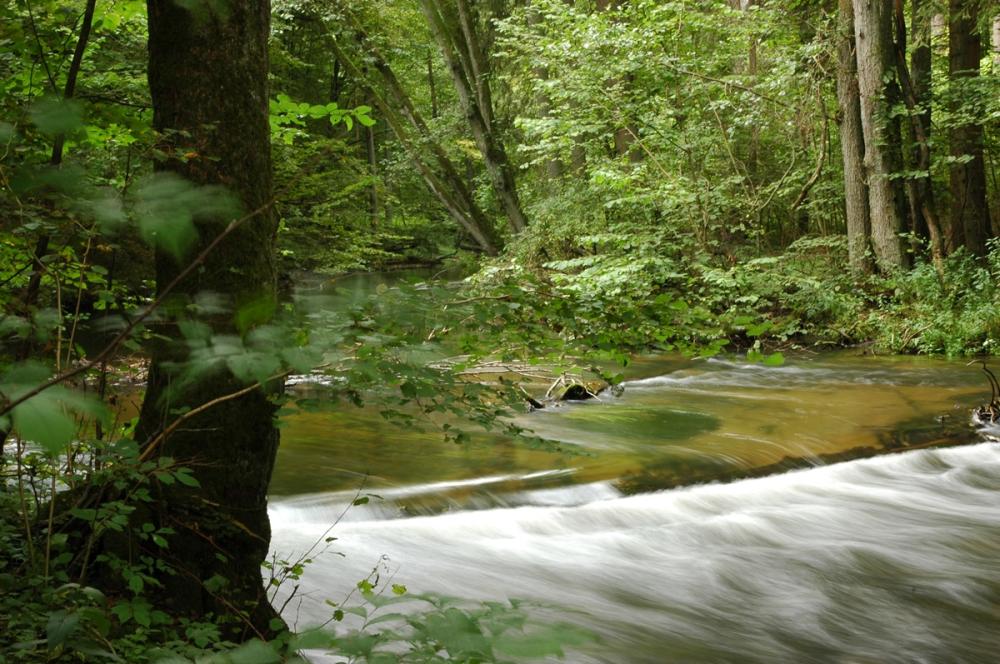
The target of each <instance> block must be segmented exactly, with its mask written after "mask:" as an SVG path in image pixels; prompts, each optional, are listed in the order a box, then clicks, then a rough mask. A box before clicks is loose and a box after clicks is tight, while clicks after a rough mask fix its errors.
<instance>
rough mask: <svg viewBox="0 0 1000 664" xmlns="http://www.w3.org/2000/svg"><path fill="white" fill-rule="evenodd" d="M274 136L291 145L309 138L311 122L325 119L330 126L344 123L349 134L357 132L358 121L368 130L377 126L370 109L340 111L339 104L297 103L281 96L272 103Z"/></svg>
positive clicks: (272, 133)
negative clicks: (355, 125)
mask: <svg viewBox="0 0 1000 664" xmlns="http://www.w3.org/2000/svg"><path fill="white" fill-rule="evenodd" d="M269 108H270V115H269V120H270V123H271V135H272V136H273V137H274V138H275V139H277V140H279V141H281V142H282V143H285V144H286V145H291V144H292V143H293V142H294V140H295V138H297V137H300V136H306V135H307V133H308V132H307V131H306V129H307V127H308V121H309V120H322V119H326V120H328V121H329V123H330V124H331V125H334V126H335V125H338V124H341V123H343V124H344V126H345V127H346V128H347V130H348V131H350V130H351V129H353V128H354V122H355V120H356V121H357V122H358V123H359V124H361V125H362V126H365V127H371V126H372V125H374V124H375V120H373V119H372V118H371V116H370V113H371V111H372V109H371V107H370V106H358V107H357V108H354V109H348V108H340V106H338V105H337V103H336V102H330V103H328V104H309V103H307V102H296V101H294V100H292V99H291V98H290V97H289V96H288V95H285V94H279V95H278V96H277V97H275V98H274V99H272V100H271V101H270V102H269Z"/></svg>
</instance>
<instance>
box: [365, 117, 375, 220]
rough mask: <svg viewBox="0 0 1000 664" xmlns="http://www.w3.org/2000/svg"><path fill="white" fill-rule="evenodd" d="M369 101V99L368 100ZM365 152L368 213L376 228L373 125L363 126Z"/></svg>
mask: <svg viewBox="0 0 1000 664" xmlns="http://www.w3.org/2000/svg"><path fill="white" fill-rule="evenodd" d="M369 101H370V102H371V100H369ZM365 153H366V155H367V157H368V177H370V178H371V179H372V181H371V184H369V185H368V214H369V216H370V217H371V221H372V228H378V150H377V147H376V145H375V126H374V125H372V126H371V127H365Z"/></svg>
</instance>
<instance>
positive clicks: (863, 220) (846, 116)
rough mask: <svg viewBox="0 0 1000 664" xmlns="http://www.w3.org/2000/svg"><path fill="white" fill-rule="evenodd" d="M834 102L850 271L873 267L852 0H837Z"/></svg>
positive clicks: (857, 273) (865, 269) (867, 271)
mask: <svg viewBox="0 0 1000 664" xmlns="http://www.w3.org/2000/svg"><path fill="white" fill-rule="evenodd" d="M837 32H838V35H837V102H838V104H839V107H840V113H839V115H840V149H841V153H842V154H843V159H844V203H845V212H846V214H847V248H848V254H849V257H850V258H849V260H850V264H851V272H852V273H853V274H854V275H855V276H857V275H861V274H865V273H869V272H871V270H872V264H871V261H870V260H869V258H868V248H869V237H870V235H871V217H870V214H869V209H868V185H867V184H865V167H864V159H865V142H864V134H863V133H862V129H861V101H860V96H859V94H858V78H857V61H856V59H855V56H854V9H853V7H852V6H851V0H840V13H839V17H838V22H837Z"/></svg>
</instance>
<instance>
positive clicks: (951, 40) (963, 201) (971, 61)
mask: <svg viewBox="0 0 1000 664" xmlns="http://www.w3.org/2000/svg"><path fill="white" fill-rule="evenodd" d="M948 9H949V19H950V23H949V36H948V73H949V76H950V79H951V81H952V83H953V84H956V83H960V82H966V81H968V80H969V79H973V78H975V77H977V76H979V61H980V58H981V57H982V44H981V42H980V37H979V29H978V25H977V21H978V16H979V2H978V0H950V2H949V5H948ZM959 97H960V95H953V96H952V99H953V104H955V106H958V105H959V103H960V102H959V101H958V98H959ZM949 141H950V144H951V156H952V158H953V161H952V164H951V172H950V180H951V182H950V184H951V233H950V235H949V240H950V242H949V247H950V248H951V249H955V248H957V247H959V246H965V248H966V249H967V250H968V251H969V252H970V253H971V254H973V255H975V256H984V255H985V254H986V240H987V238H989V237H990V236H991V235H992V229H991V226H990V213H989V208H988V207H987V206H986V166H985V163H984V160H983V127H982V125H980V124H972V123H970V124H965V125H960V126H957V127H952V129H951V132H950V135H949Z"/></svg>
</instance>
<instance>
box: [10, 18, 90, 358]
mask: <svg viewBox="0 0 1000 664" xmlns="http://www.w3.org/2000/svg"><path fill="white" fill-rule="evenodd" d="M96 8H97V0H87V4H86V6H85V7H84V10H83V22H82V24H81V25H80V35H79V36H78V37H77V40H76V48H74V49H73V59H72V60H71V61H70V64H69V70H68V71H67V72H66V83H65V85H64V86H63V99H72V98H73V96H74V95H75V94H76V81H77V78H78V77H79V75H80V68H81V67H82V65H83V54H84V53H85V52H86V50H87V42H88V41H90V31H91V29H92V28H93V25H94V11H95V10H96ZM42 57H44V54H43V55H42ZM65 145H66V135H65V134H62V133H60V134H57V135H56V137H55V141H54V142H53V144H52V154H51V156H50V157H49V164H50V165H51V166H59V165H60V164H62V160H63V150H64V147H65ZM50 242H51V238H50V237H49V235H48V233H43V234H42V235H39V236H38V239H37V240H36V241H35V249H34V251H33V252H32V258H31V260H32V266H31V276H29V277H28V283H27V285H26V286H25V289H24V294H23V295H22V297H21V305H22V307H23V308H24V310H25V311H28V310H30V309H31V308H33V307H34V306H35V304H36V303H37V302H38V292H39V289H40V288H41V285H42V275H43V274H44V273H45V266H44V265H43V264H42V259H43V258H45V256H46V255H47V254H48V253H49V244H50ZM30 349H31V344H30V343H28V342H26V343H25V344H24V345H23V346H22V352H21V353H19V356H22V359H24V357H23V356H26V355H27V354H30V352H31V350H30Z"/></svg>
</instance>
